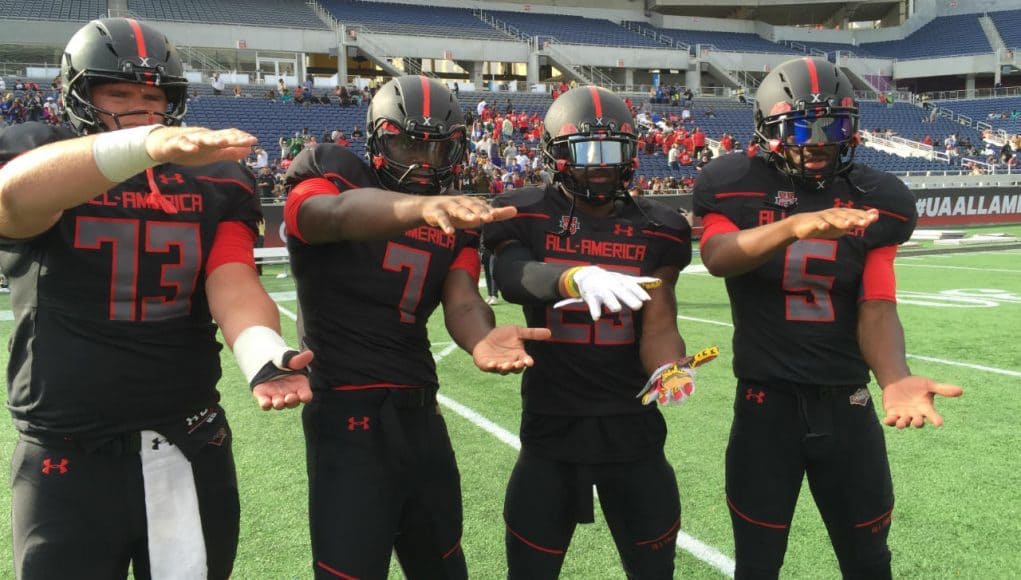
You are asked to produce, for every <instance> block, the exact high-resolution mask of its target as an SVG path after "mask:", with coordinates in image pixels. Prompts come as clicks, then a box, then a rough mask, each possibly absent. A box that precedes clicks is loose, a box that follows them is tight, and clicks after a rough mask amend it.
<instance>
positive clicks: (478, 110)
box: [475, 99, 489, 117]
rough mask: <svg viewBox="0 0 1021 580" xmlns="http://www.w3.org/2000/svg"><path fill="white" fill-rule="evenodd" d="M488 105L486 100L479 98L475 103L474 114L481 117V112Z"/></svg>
mask: <svg viewBox="0 0 1021 580" xmlns="http://www.w3.org/2000/svg"><path fill="white" fill-rule="evenodd" d="M488 107H489V103H487V102H486V99H479V102H478V103H476V104H475V114H476V115H478V116H479V117H482V112H483V111H485V110H486V108H488Z"/></svg>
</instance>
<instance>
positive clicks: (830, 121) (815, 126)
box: [776, 111, 854, 145]
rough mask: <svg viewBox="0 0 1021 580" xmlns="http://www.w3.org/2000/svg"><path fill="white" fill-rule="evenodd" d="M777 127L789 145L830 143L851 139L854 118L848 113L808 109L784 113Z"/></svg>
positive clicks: (782, 139) (780, 135)
mask: <svg viewBox="0 0 1021 580" xmlns="http://www.w3.org/2000/svg"><path fill="white" fill-rule="evenodd" d="M776 127H777V129H778V130H779V133H780V134H779V135H777V137H779V139H780V140H781V141H783V142H784V143H785V144H787V145H829V144H835V143H842V142H844V141H847V140H849V139H850V138H851V136H852V135H853V133H854V120H853V119H852V117H851V115H849V114H846V113H827V112H826V111H821V112H816V111H808V112H806V113H793V114H788V115H784V116H783V117H781V119H780V120H779V121H778V122H777V124H776Z"/></svg>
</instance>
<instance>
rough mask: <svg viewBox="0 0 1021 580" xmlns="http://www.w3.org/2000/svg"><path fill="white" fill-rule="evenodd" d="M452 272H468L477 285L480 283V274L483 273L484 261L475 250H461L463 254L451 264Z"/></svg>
mask: <svg viewBox="0 0 1021 580" xmlns="http://www.w3.org/2000/svg"><path fill="white" fill-rule="evenodd" d="M450 269H451V270H457V269H461V270H464V271H465V272H468V275H469V276H471V277H472V279H473V280H475V283H476V284H478V282H479V272H481V271H482V260H481V258H479V252H478V250H476V249H475V248H461V253H460V254H458V255H457V258H456V259H455V260H454V262H453V263H452V264H450Z"/></svg>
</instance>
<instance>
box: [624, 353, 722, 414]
mask: <svg viewBox="0 0 1021 580" xmlns="http://www.w3.org/2000/svg"><path fill="white" fill-rule="evenodd" d="M719 355H720V349H719V347H716V346H710V347H709V348H705V349H702V350H700V351H698V352H697V353H695V356H689V357H684V358H683V359H681V360H678V361H671V362H668V363H666V364H664V365H662V366H660V367H659V368H657V369H656V370H655V371H654V372H653V373H652V376H651V377H649V380H648V382H646V383H645V387H644V388H643V389H642V390H641V392H640V393H638V395H637V396H638V397H639V398H641V399H642V404H643V405H649V404H651V403H652V402H653V401H655V402H657V403H659V404H660V405H679V404H681V403H683V402H684V401H685V400H686V399H687V398H688V397H690V396H691V395H692V394H693V393H694V392H695V367H698V366H700V365H703V364H705V363H707V362H709V361H711V360H713V359H715V358H716V357H718V356H719Z"/></svg>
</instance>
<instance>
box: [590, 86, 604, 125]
mask: <svg viewBox="0 0 1021 580" xmlns="http://www.w3.org/2000/svg"><path fill="white" fill-rule="evenodd" d="M589 91H590V92H591V93H592V105H593V106H594V107H595V108H596V118H597V119H602V118H603V101H601V100H600V99H599V89H597V88H595V87H589Z"/></svg>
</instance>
